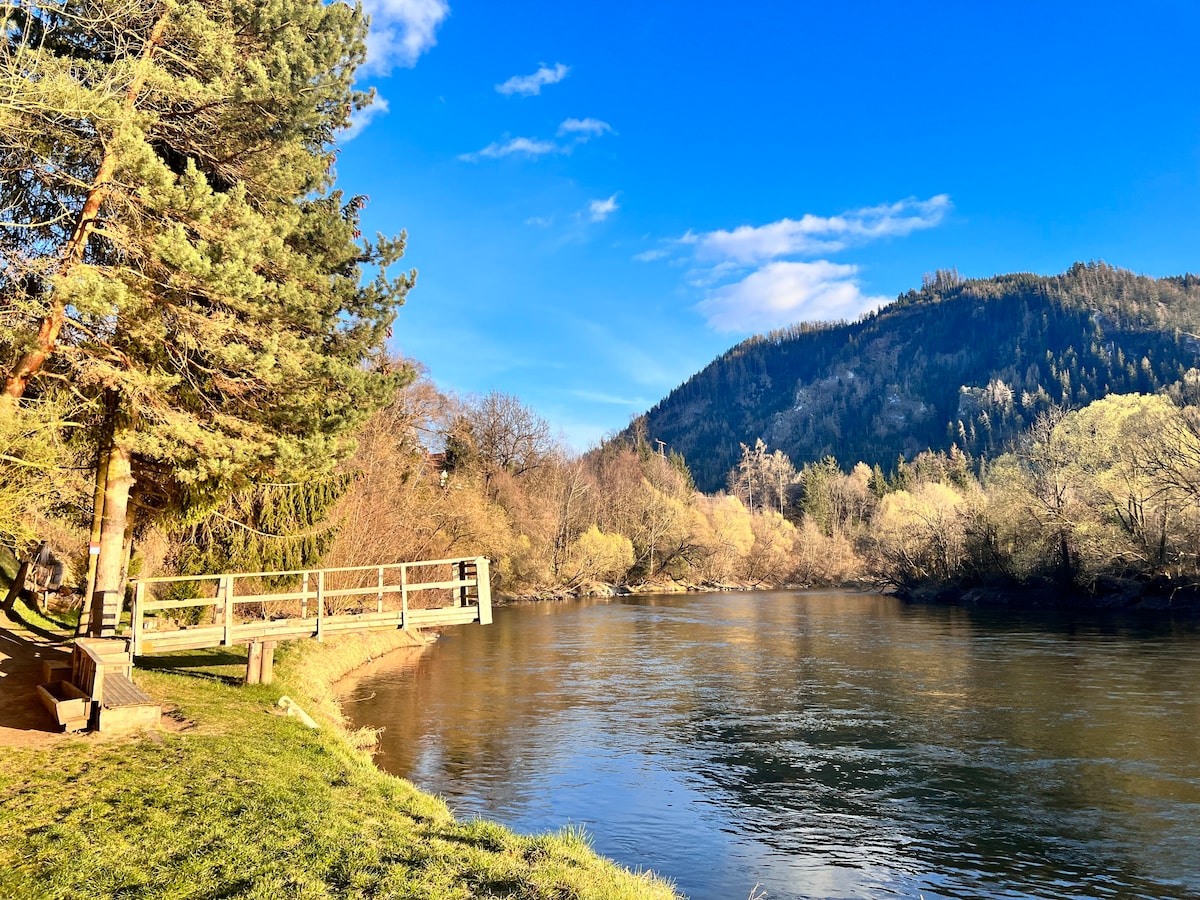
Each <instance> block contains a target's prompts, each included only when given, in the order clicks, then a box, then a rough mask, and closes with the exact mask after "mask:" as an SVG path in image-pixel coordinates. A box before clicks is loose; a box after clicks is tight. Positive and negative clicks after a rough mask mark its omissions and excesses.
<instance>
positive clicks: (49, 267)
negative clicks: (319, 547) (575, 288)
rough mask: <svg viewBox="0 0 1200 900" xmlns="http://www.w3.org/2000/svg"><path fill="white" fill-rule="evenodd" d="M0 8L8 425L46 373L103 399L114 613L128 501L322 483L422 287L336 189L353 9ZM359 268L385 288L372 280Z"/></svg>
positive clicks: (85, 3) (381, 391) (104, 539)
mask: <svg viewBox="0 0 1200 900" xmlns="http://www.w3.org/2000/svg"><path fill="white" fill-rule="evenodd" d="M5 15H6V19H5V25H6V34H5V37H6V43H5V47H4V58H3V59H2V60H0V110H2V112H0V116H2V117H3V118H2V119H0V121H3V122H4V123H5V124H11V125H12V126H13V128H12V129H11V130H6V131H5V135H4V138H3V139H0V171H2V174H3V176H4V178H3V188H0V210H2V217H0V234H2V235H3V237H2V238H0V241H2V243H0V261H2V262H3V265H4V271H3V275H0V291H2V292H3V294H4V296H5V297H6V303H5V313H4V320H3V325H4V329H3V331H4V334H3V337H2V338H0V340H2V341H3V344H4V345H5V346H3V347H2V348H0V349H2V351H3V354H4V356H3V359H4V365H5V368H6V372H5V378H6V380H5V389H4V394H3V396H2V397H0V414H10V415H11V414H19V413H20V407H19V404H20V401H21V399H22V397H23V396H24V395H25V392H26V390H27V388H28V387H29V385H30V384H31V382H34V380H35V379H36V378H37V377H38V376H39V375H41V374H42V373H49V374H65V375H66V376H68V377H69V378H70V380H71V381H72V383H73V384H74V385H75V387H76V389H77V390H79V391H81V392H83V393H85V394H86V395H89V396H91V397H93V398H95V399H96V401H97V402H99V401H100V399H101V398H107V402H106V405H105V408H106V409H107V410H108V411H109V420H110V421H109V425H110V429H109V430H108V432H107V433H109V434H111V438H110V440H109V441H108V446H107V447H106V448H104V451H103V453H102V457H101V465H100V473H99V475H98V477H99V478H100V479H101V481H102V482H103V484H104V503H103V526H102V534H101V539H100V555H99V561H98V564H97V565H98V571H97V575H96V590H97V594H98V595H100V594H107V595H108V599H107V603H108V609H107V611H106V614H107V615H108V616H109V619H110V620H111V619H112V616H113V604H115V603H117V602H119V594H120V588H121V585H122V583H123V567H124V563H125V559H126V552H127V548H128V545H129V537H130V531H129V524H130V516H129V505H130V493H131V490H134V486H135V484H136V492H137V495H136V496H135V498H134V500H135V505H136V506H137V507H138V508H139V509H148V508H149V509H159V510H161V509H163V508H167V507H174V508H183V507H189V506H190V507H191V508H193V509H194V508H196V507H197V506H198V505H200V506H203V505H205V504H208V505H210V506H211V505H212V504H215V503H216V502H217V501H218V500H219V499H220V498H221V497H222V496H223V495H225V494H227V493H228V492H229V491H230V490H233V489H236V488H238V487H240V486H243V485H245V484H246V483H248V481H249V480H250V479H251V478H254V477H263V476H266V477H278V476H279V474H280V473H285V474H286V475H287V476H293V475H294V474H295V473H297V472H301V473H310V472H316V473H319V472H321V471H323V470H327V469H328V468H329V467H331V466H332V464H333V463H334V462H335V461H336V460H337V459H339V458H341V457H342V456H344V455H345V453H346V452H347V451H348V450H349V448H350V441H349V437H348V436H349V434H350V432H351V431H352V430H353V428H354V427H355V426H356V425H357V424H359V423H360V422H361V421H362V420H363V417H364V416H365V415H367V414H368V413H369V412H370V410H371V409H372V408H373V407H374V406H375V405H377V404H378V403H379V402H381V401H382V400H383V399H384V398H386V397H387V396H388V395H389V394H390V392H391V391H392V390H394V388H395V386H396V384H397V381H398V380H400V379H403V378H404V377H405V373H403V372H392V371H389V370H388V367H387V365H386V363H385V362H384V361H383V360H382V358H381V357H378V355H377V352H378V350H379V348H380V347H381V346H382V342H383V340H384V338H385V336H386V334H387V333H388V330H389V329H390V326H391V322H392V320H393V318H394V316H395V312H396V309H397V308H398V306H399V305H400V303H402V302H403V298H404V294H405V293H406V291H407V290H408V288H409V287H410V286H411V284H412V277H413V275H412V274H411V273H410V274H407V275H402V276H400V277H399V278H395V279H389V278H388V276H387V274H386V270H387V267H388V266H389V265H390V264H392V263H394V262H396V261H397V260H398V259H399V258H400V256H401V255H402V252H403V236H402V237H401V238H400V239H399V240H389V239H385V238H382V237H381V238H380V239H379V240H377V241H376V242H373V243H367V242H362V241H361V240H360V237H359V233H358V218H359V214H360V211H361V208H362V205H363V199H362V198H349V199H347V198H344V197H343V196H342V195H341V194H340V193H338V192H336V191H334V190H333V189H332V188H333V169H332V163H333V160H334V151H333V147H332V143H331V142H332V140H333V137H334V135H335V134H336V132H337V130H338V129H339V128H341V127H343V126H344V125H345V124H346V122H347V117H348V115H349V113H350V111H351V110H352V109H353V108H354V107H355V106H356V105H361V104H363V103H365V102H367V101H368V99H369V98H368V97H366V96H365V95H363V94H361V93H357V92H355V91H353V89H352V87H351V83H352V78H353V70H354V67H355V65H356V64H357V63H358V62H360V61H361V59H362V57H363V53H364V50H363V47H364V45H363V38H364V33H365V27H366V24H365V20H364V18H363V16H362V13H361V10H360V9H351V8H350V7H347V6H345V5H343V4H336V3H335V4H328V5H326V4H323V3H321V2H319V0H269V2H252V0H232V2H216V0H194V2H182V3H180V2H172V0H120V2H117V0H65V2H64V3H63V4H61V5H58V4H53V3H43V4H35V5H31V6H24V7H22V8H20V9H15V10H14V9H13V8H12V7H6V13H5ZM30 83H32V84H33V87H32V88H30V87H29V84H30ZM365 265H373V266H377V267H378V271H379V273H380V274H379V275H378V276H377V277H376V278H375V280H374V281H372V282H370V283H368V284H365V285H364V284H362V283H361V273H362V269H363V267H364V266H365ZM9 297H11V298H12V302H11V303H9V302H7V298H9ZM372 360H377V362H376V363H375V364H371V361H372ZM35 392H36V386H35Z"/></svg>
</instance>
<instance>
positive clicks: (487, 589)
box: [475, 556, 492, 625]
mask: <svg viewBox="0 0 1200 900" xmlns="http://www.w3.org/2000/svg"><path fill="white" fill-rule="evenodd" d="M475 577H476V579H478V582H479V587H478V595H479V624H480V625H491V624H492V580H491V575H490V574H489V572H488V558H487V557H486V556H480V557H477V558H476V560H475Z"/></svg>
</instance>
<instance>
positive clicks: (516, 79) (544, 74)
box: [496, 63, 571, 97]
mask: <svg viewBox="0 0 1200 900" xmlns="http://www.w3.org/2000/svg"><path fill="white" fill-rule="evenodd" d="M570 71H571V67H570V66H564V65H563V64H562V63H555V64H554V68H550V67H549V66H547V65H544V64H543V65H542V66H541V67H540V68H539V69H538V70H537V71H536V72H534V73H533V74H532V75H514V76H513V77H512V78H510V79H508V81H506V82H504V83H503V84H498V85H496V92H497V93H500V94H504V95H505V96H509V97H511V96H512V95H513V94H520V95H521V96H522V97H532V96H535V95H537V94H540V93H541V92H542V88H544V87H545V86H546V85H548V84H558V83H559V82H560V81H562V80H563V79H564V78H566V77H567V73H568V72H570Z"/></svg>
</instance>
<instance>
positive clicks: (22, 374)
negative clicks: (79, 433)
mask: <svg viewBox="0 0 1200 900" xmlns="http://www.w3.org/2000/svg"><path fill="white" fill-rule="evenodd" d="M166 24H167V14H166V13H165V12H164V13H163V14H162V15H161V16H159V18H158V21H157V22H155V23H154V28H153V29H152V30H151V31H150V34H149V36H148V37H147V38H146V41H145V43H144V44H143V45H142V51H141V53H140V54H139V57H138V64H137V66H136V67H135V69H134V73H133V80H132V81H131V82H130V84H129V89H128V90H127V91H126V92H125V112H126V113H129V112H131V111H132V110H133V108H134V106H135V105H136V103H137V99H138V95H139V94H140V93H141V91H142V87H143V85H145V83H146V75H147V69H149V64H150V60H151V58H152V57H153V55H154V51H155V50H156V49H157V48H158V45H159V44H160V43H162V36H163V30H164V28H165V27H166ZM116 169H117V152H116V150H115V149H114V146H113V142H112V141H111V140H110V141H109V143H108V144H107V146H106V147H105V148H104V155H103V156H102V157H101V158H100V167H99V168H98V169H97V170H96V175H95V177H94V178H93V179H92V183H91V185H90V186H89V188H88V192H87V195H86V198H85V199H84V203H83V208H82V209H81V210H80V211H79V218H78V219H77V220H76V221H75V227H74V228H73V229H72V231H71V237H70V239H69V240H68V241H67V243H66V246H65V247H64V248H63V253H62V258H61V259H60V260H59V263H58V266H57V274H58V275H60V276H62V275H67V274H69V273H70V272H71V270H72V269H74V268H75V267H76V266H78V265H79V264H80V263H81V262H83V255H84V252H85V251H86V250H87V242H88V238H90V237H91V236H92V232H93V231H95V230H96V223H97V221H98V220H99V218H100V207H101V206H103V205H104V201H105V200H107V199H108V195H109V194H110V193H112V178H113V174H114V173H115V172H116ZM66 318H67V307H66V304H65V303H64V302H63V301H62V300H61V299H59V298H58V297H57V296H52V297H51V299H50V311H49V312H48V313H47V314H46V317H45V318H43V319H42V324H41V327H39V328H38V335H37V341H36V342H35V345H34V347H33V348H32V349H30V350H27V351H26V352H25V353H24V354H23V355H22V356H21V358H20V359H19V360H17V364H16V365H15V366H13V368H12V370H11V371H10V372H9V375H8V378H7V379H6V380H5V382H4V392H3V394H2V395H0V415H11V414H12V413H13V412H14V411H15V409H16V404H17V401H18V400H20V399H21V397H23V396H24V395H25V388H26V387H27V386H28V385H29V379H31V378H32V377H33V376H34V375H36V374H37V373H38V372H39V371H40V370H41V368H42V366H43V365H44V364H45V362H46V360H47V359H49V358H50V355H51V354H52V353H53V352H54V350H55V348H56V347H57V346H58V338H59V335H60V334H62V329H63V325H64V323H65V322H66Z"/></svg>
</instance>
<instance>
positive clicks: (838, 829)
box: [345, 591, 1200, 900]
mask: <svg viewBox="0 0 1200 900" xmlns="http://www.w3.org/2000/svg"><path fill="white" fill-rule="evenodd" d="M346 699H347V700H348V701H349V702H347V703H346V704H345V710H346V712H347V714H349V715H350V716H351V718H352V719H353V720H354V721H355V722H356V724H359V725H374V726H383V727H385V728H386V731H385V732H384V735H383V741H382V748H383V749H382V752H381V754H380V755H379V756H378V757H377V761H378V763H379V765H381V766H382V767H383V768H385V769H387V770H389V771H391V772H394V773H396V774H398V775H402V776H404V777H407V778H409V779H411V780H412V781H414V782H415V783H416V784H417V785H419V786H420V787H422V788H423V789H426V790H428V791H431V792H433V793H436V794H439V795H441V796H443V797H445V798H446V800H447V801H448V802H449V804H450V806H451V808H452V809H454V810H455V812H456V813H457V814H459V815H460V816H466V817H470V816H481V817H485V818H489V819H494V820H498V821H500V822H503V823H505V824H507V825H509V826H510V827H512V828H514V829H516V830H517V831H520V832H523V833H535V832H543V831H548V830H554V829H556V828H559V827H561V826H563V825H565V824H567V823H572V824H576V825H582V826H584V827H585V828H586V829H587V831H588V832H589V833H590V834H591V836H592V838H593V841H594V846H595V848H596V850H597V851H598V852H600V853H602V854H603V855H605V856H608V857H611V858H612V859H615V860H617V861H619V862H621V863H623V864H625V865H627V866H630V867H634V868H648V869H653V870H655V871H657V872H659V873H660V874H662V875H664V876H666V877H669V878H671V879H672V880H674V882H675V883H676V885H677V887H678V888H679V890H680V891H681V892H682V893H684V894H686V895H687V896H688V897H691V898H693V900H745V898H748V897H749V896H750V894H751V892H752V891H753V890H754V889H755V886H756V885H757V886H758V893H760V894H761V893H762V892H765V894H766V896H767V897H768V898H770V900H784V898H800V897H805V898H807V897H838V898H841V897H847V898H849V897H854V898H875V897H880V898H883V897H911V898H917V897H924V898H925V900H932V898H938V897H945V898H975V897H989V898H990V897H1013V898H1025V897H1028V898H1072V900H1074V898H1080V897H1114V898H1126V897H1153V898H1177V897H1195V898H1200V626H1198V625H1197V623H1196V622H1194V621H1172V620H1170V619H1163V618H1153V619H1126V618H1114V617H1111V616H1108V617H1102V616H1099V615H1082V614H1053V615H1052V614H1045V615H1033V614H1025V613H1021V614H1018V613H1011V612H1004V613H999V612H980V611H974V610H965V609H956V608H945V607H925V606H908V605H904V604H902V603H900V602H898V601H896V600H895V599H893V598H890V597H881V596H877V595H871V594H858V593H849V592H840V591H811V592H767V593H732V594H700V595H697V594H689V595H672V596H657V597H636V598H622V599H620V600H613V601H595V602H592V601H580V602H573V603H557V604H551V603H547V604H537V605H522V606H514V607H507V608H502V609H498V610H497V611H496V618H495V622H494V624H493V625H490V626H487V627H483V628H481V627H479V626H461V627H458V628H454V629H449V630H447V632H446V633H445V634H444V635H443V636H442V638H441V639H440V640H439V641H438V642H437V643H436V644H435V645H434V646H432V647H430V648H427V649H425V650H423V651H418V652H414V653H407V654H406V653H398V654H393V655H390V656H388V657H385V658H383V659H381V660H377V661H376V662H375V663H373V664H371V665H370V666H369V667H368V668H367V669H365V670H363V671H362V672H361V673H360V674H359V676H358V677H357V678H356V680H355V682H354V683H353V684H351V685H350V686H348V687H347V688H346Z"/></svg>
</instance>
